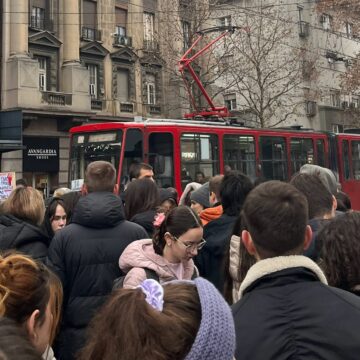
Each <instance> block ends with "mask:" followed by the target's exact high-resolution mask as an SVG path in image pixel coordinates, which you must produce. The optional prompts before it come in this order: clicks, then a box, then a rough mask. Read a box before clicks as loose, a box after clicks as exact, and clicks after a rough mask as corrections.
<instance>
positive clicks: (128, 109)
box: [120, 103, 134, 113]
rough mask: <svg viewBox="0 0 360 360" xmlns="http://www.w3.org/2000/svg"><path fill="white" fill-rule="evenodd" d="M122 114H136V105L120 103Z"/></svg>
mask: <svg viewBox="0 0 360 360" xmlns="http://www.w3.org/2000/svg"><path fill="white" fill-rule="evenodd" d="M120 112H124V113H133V112H134V104H132V103H120Z"/></svg>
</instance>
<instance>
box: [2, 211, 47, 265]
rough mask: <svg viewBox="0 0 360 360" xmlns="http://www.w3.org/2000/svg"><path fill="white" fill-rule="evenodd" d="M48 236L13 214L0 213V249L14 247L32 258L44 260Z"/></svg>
mask: <svg viewBox="0 0 360 360" xmlns="http://www.w3.org/2000/svg"><path fill="white" fill-rule="evenodd" d="M48 246H49V239H48V237H47V236H46V235H45V234H44V233H43V232H42V231H41V229H40V228H39V227H37V226H35V225H33V224H30V223H28V222H26V221H24V220H21V219H18V218H17V217H15V216H13V215H0V250H1V251H4V250H10V249H15V250H17V251H19V252H22V253H24V254H26V255H30V256H31V257H32V258H33V259H36V260H40V261H45V259H46V255H47V250H48Z"/></svg>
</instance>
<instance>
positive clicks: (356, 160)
mask: <svg viewBox="0 0 360 360" xmlns="http://www.w3.org/2000/svg"><path fill="white" fill-rule="evenodd" d="M351 155H352V167H353V172H354V179H356V180H360V141H352V142H351Z"/></svg>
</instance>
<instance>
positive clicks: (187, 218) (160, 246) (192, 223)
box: [153, 206, 202, 255]
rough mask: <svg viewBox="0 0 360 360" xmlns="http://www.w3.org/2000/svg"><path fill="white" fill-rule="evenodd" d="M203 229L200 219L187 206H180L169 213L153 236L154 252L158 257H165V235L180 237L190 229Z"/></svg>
mask: <svg viewBox="0 0 360 360" xmlns="http://www.w3.org/2000/svg"><path fill="white" fill-rule="evenodd" d="M199 227H202V224H201V221H200V219H199V217H198V216H197V215H196V214H195V212H194V211H193V210H192V209H191V208H189V207H187V206H178V207H176V208H173V209H172V210H170V211H169V212H168V214H167V215H166V217H165V220H164V221H163V222H162V224H161V225H160V227H159V228H157V229H156V231H155V234H154V236H153V246H154V251H155V253H156V254H158V255H163V250H164V247H165V243H166V242H165V239H164V236H165V233H166V232H169V233H170V234H172V235H174V236H176V237H179V236H181V235H182V234H185V233H186V232H187V231H188V230H190V229H196V228H199Z"/></svg>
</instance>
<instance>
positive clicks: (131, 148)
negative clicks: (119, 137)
mask: <svg viewBox="0 0 360 360" xmlns="http://www.w3.org/2000/svg"><path fill="white" fill-rule="evenodd" d="M142 161H143V133H142V131H141V130H139V129H128V130H127V131H126V142H125V151H124V160H123V165H122V171H121V186H122V187H123V186H125V185H126V183H127V182H128V181H129V169H130V166H131V164H133V163H140V162H142Z"/></svg>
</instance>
